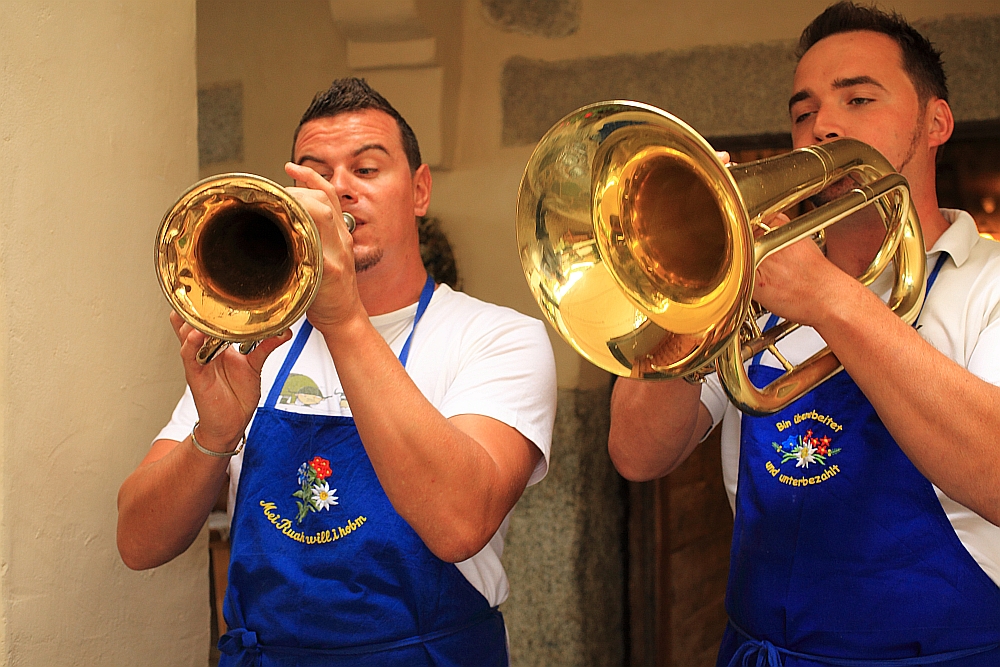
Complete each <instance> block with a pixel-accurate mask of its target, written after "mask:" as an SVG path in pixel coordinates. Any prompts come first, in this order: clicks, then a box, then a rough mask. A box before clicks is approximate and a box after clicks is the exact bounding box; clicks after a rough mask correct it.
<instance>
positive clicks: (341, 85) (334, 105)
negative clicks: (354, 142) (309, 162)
mask: <svg viewBox="0 0 1000 667" xmlns="http://www.w3.org/2000/svg"><path fill="white" fill-rule="evenodd" d="M364 109H375V110H377V111H382V112H384V113H387V114H389V115H390V116H392V117H393V118H394V119H395V120H396V125H398V126H399V134H400V137H401V139H402V142H403V151H404V152H405V153H406V161H407V162H409V163H410V171H416V170H417V169H418V168H419V167H420V164H421V159H420V145H419V144H418V143H417V135H415V134H414V133H413V129H412V128H410V125H409V124H408V123H407V122H406V120H405V119H404V118H403V117H402V116H400V115H399V112H398V111H396V109H394V108H393V106H392V105H391V104H389V101H388V100H386V99H385V98H384V97H382V96H381V95H379V94H378V93H377V92H376V91H375V90H374V89H373V88H372V87H371V86H369V85H368V83H367V82H366V81H365V80H364V79H358V78H356V77H353V76H349V77H344V78H343V79H336V80H335V81H334V82H333V83H331V84H330V87H329V88H327V89H326V90H324V91H323V92H320V93H316V96H315V97H314V98H313V101H312V103H311V104H310V105H309V108H308V109H306V112H305V113H304V114H302V120H300V121H299V125H298V127H296V128H295V134H294V135H293V136H292V146H295V142H296V141H298V138H299V131H300V130H301V129H302V126H303V125H305V124H306V123H308V122H309V121H311V120H316V119H317V118H330V117H332V116H337V115H340V114H342V113H349V112H351V111H362V110H364ZM293 158H294V156H293Z"/></svg>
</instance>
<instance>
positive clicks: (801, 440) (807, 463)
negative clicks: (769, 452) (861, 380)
mask: <svg viewBox="0 0 1000 667" xmlns="http://www.w3.org/2000/svg"><path fill="white" fill-rule="evenodd" d="M803 422H811V423H812V425H813V426H814V427H819V428H820V429H822V430H826V429H829V430H830V431H831V432H832V435H833V437H831V436H830V435H827V434H823V435H817V434H816V433H815V432H814V431H813V429H811V428H810V429H807V430H806V432H805V433H797V434H791V433H790V434H787V437H786V438H785V440H784V441H782V442H780V443H779V442H774V441H772V442H771V447H772V448H773V449H774V451H775V453H776V454H778V456H780V457H781V458H780V460H777V461H765V462H764V469H765V470H766V471H767V473H768V474H769V475H771V477H774V478H775V479H776V480H777V481H778V482H781V483H782V484H787V485H788V486H811V485H814V484H822V483H823V482H825V481H827V480H828V479H830V478H831V477H834V476H836V475H839V474H840V472H841V470H840V466H838V465H835V464H833V465H831V463H830V457H831V456H836V455H837V454H839V453H840V451H841V449H842V448H841V447H834V446H833V443H834V438H836V437H837V435H836V434H838V433H840V432H841V431H842V430H843V429H844V427H843V425H842V424H839V423H837V421H836V420H834V419H833V417H831V416H830V415H823V414H819V413H818V412H816V411H815V410H810V411H809V412H802V413H799V414H796V415H793V416H792V418H791V419H785V420H782V421H779V422H777V423H775V425H774V426H775V428H777V429H778V432H779V433H783V432H786V431H787V430H788V429H794V428H795V427H794V426H793V424H796V425H797V424H803ZM804 426H805V424H803V427H804ZM793 461H794V462H795V467H794V468H791V467H789V468H786V470H787V472H785V473H783V472H782V466H783V465H785V464H786V463H791V462H793ZM817 468H819V470H817ZM792 473H799V474H798V475H796V474H792ZM799 475H802V476H799Z"/></svg>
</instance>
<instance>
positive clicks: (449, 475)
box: [323, 318, 537, 561]
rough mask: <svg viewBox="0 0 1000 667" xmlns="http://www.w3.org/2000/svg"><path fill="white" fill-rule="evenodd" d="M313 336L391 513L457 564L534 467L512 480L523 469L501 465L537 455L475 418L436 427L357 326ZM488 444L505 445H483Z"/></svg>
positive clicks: (438, 422)
mask: <svg viewBox="0 0 1000 667" xmlns="http://www.w3.org/2000/svg"><path fill="white" fill-rule="evenodd" d="M323 335H324V337H325V338H326V341H327V345H328V347H329V349H330V350H331V351H332V352H333V358H334V363H335V365H336V367H337V374H338V376H339V378H340V381H341V383H342V385H343V388H344V393H345V395H346V396H347V400H348V402H349V403H350V406H351V413H352V415H353V417H354V420H355V424H356V426H357V428H358V432H359V434H360V436H361V440H362V442H363V443H364V446H365V450H366V452H367V453H368V456H369V459H370V460H371V463H372V466H373V467H374V469H375V472H376V473H377V474H378V477H379V481H380V482H381V484H382V487H383V489H384V490H385V493H386V495H387V496H388V498H389V500H390V501H391V502H392V504H393V507H394V508H395V509H396V511H397V512H399V514H400V515H401V516H402V517H403V518H404V519H405V520H406V521H407V523H409V524H410V526H411V527H412V528H413V529H414V530H415V531H416V532H417V534H419V535H420V537H421V538H422V539H423V540H424V542H425V544H426V545H427V546H428V548H430V549H431V551H432V552H434V553H435V554H436V555H438V556H439V557H440V558H442V559H444V560H448V561H458V560H464V559H465V558H467V557H469V556H471V555H473V554H475V553H476V552H478V551H479V550H480V549H481V548H482V547H483V546H485V544H486V543H487V542H488V541H489V539H490V538H491V537H492V535H493V534H494V533H495V532H496V530H497V529H498V527H499V526H500V523H501V522H502V521H503V519H504V517H505V516H506V515H507V513H508V512H509V510H510V508H511V507H513V504H514V503H515V502H516V501H517V499H518V497H520V494H521V492H522V491H523V489H524V485H525V483H526V482H527V476H528V475H529V474H530V471H531V467H532V466H533V464H534V460H537V458H536V459H533V460H532V462H531V466H528V467H527V470H526V471H524V474H523V475H522V474H520V473H517V474H513V475H512V474H511V471H512V470H517V469H520V468H523V466H520V465H518V464H517V463H516V462H514V461H516V460H514V459H511V458H509V457H510V456H511V455H514V456H516V452H517V451H518V450H519V449H520V450H521V451H524V449H525V448H531V449H533V450H534V451H536V452H537V449H534V446H533V445H531V444H530V443H527V442H526V441H523V437H522V436H520V434H518V433H517V432H516V431H514V430H513V429H512V428H511V427H509V426H507V425H505V424H501V423H500V422H494V421H493V420H490V419H488V418H485V417H481V416H471V415H460V416H458V417H455V418H453V419H451V420H449V419H445V417H444V416H443V415H441V413H440V412H439V411H438V410H437V409H436V408H435V407H434V406H433V405H432V404H431V403H430V402H429V401H428V400H427V399H426V398H425V397H424V395H423V394H422V393H421V392H420V390H419V389H418V388H417V386H416V385H415V384H414V383H413V381H412V380H411V379H410V377H409V375H408V374H407V373H406V370H405V369H404V368H403V366H402V365H401V364H400V363H399V360H398V359H397V358H396V356H395V354H394V353H393V352H392V350H391V349H390V348H389V346H388V345H387V344H386V343H385V341H384V340H383V339H382V337H381V336H380V335H379V334H378V332H377V331H376V330H375V329H374V328H372V327H371V325H370V324H369V322H368V320H367V319H366V318H357V319H356V320H355V321H354V322H352V323H350V324H348V325H347V326H340V327H338V328H337V330H336V331H335V332H333V333H331V332H329V331H328V332H323ZM470 424H471V425H473V427H471V428H470V426H469V425H470ZM459 426H462V428H459ZM511 436H513V437H511ZM518 440H521V441H523V442H518ZM490 441H492V442H493V443H497V442H502V443H504V444H505V445H506V444H509V445H510V446H509V447H506V446H502V447H497V446H493V447H492V448H491V447H488V446H485V443H488V442H490ZM512 462H514V464H513V465H512Z"/></svg>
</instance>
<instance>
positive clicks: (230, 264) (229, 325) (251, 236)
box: [156, 174, 354, 364]
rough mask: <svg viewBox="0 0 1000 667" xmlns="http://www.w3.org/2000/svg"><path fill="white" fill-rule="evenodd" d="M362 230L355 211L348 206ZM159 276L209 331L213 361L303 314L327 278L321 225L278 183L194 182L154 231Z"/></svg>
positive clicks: (207, 351) (176, 303) (244, 177)
mask: <svg viewBox="0 0 1000 667" xmlns="http://www.w3.org/2000/svg"><path fill="white" fill-rule="evenodd" d="M344 222H345V224H347V226H348V229H349V230H350V231H352V232H353V231H354V218H353V216H351V214H349V213H344ZM156 274H157V277H158V278H159V280H160V287H161V288H162V289H163V293H164V295H166V297H167V301H169V302H170V305H171V306H172V307H173V309H174V310H176V311H177V313H178V314H180V316H181V317H182V318H184V320H185V321H186V322H187V323H188V324H190V325H191V326H192V327H194V328H195V329H197V330H198V331H201V332H202V333H204V334H205V335H207V336H208V337H209V339H208V340H207V341H205V344H204V345H203V346H202V348H201V349H200V350H199V351H198V357H197V358H198V362H199V363H202V364H206V363H208V362H209V361H211V359H212V358H214V357H215V355H216V354H218V353H219V352H221V351H222V350H223V349H225V347H226V346H227V345H229V344H230V343H239V344H240V351H241V352H243V353H244V354H247V353H249V352H250V351H251V350H252V349H253V348H254V346H255V345H256V344H257V343H258V342H260V341H261V340H263V339H265V338H267V337H269V336H274V335H277V334H279V333H281V332H282V331H284V330H285V329H287V328H288V327H290V326H291V325H292V324H293V323H294V322H295V321H296V320H298V319H299V318H300V317H302V315H303V314H305V312H306V310H308V308H309V306H310V305H311V304H312V301H313V299H314V298H315V296H316V292H317V290H318V289H319V284H320V281H321V279H322V277H323V249H322V245H321V243H320V236H319V230H318V229H317V227H316V223H315V222H314V221H313V219H312V218H311V217H310V216H309V214H308V213H307V212H306V210H305V209H304V208H303V207H302V205H301V204H299V202H298V201H296V200H295V198H294V197H292V196H291V195H290V194H289V193H288V192H287V191H286V190H285V189H284V188H282V187H281V186H280V185H278V184H277V183H274V182H273V181H270V180H268V179H266V178H263V177H261V176H255V175H253V174H222V175H219V176H213V177H211V178H207V179H205V180H203V181H199V182H198V183H195V184H194V185H193V186H191V188H190V189H189V190H188V191H187V192H185V193H184V194H183V195H182V196H181V198H180V199H178V200H177V203H175V204H174V205H173V207H171V209H170V210H169V211H167V213H166V215H164V217H163V222H161V223H160V229H159V231H158V232H157V234H156Z"/></svg>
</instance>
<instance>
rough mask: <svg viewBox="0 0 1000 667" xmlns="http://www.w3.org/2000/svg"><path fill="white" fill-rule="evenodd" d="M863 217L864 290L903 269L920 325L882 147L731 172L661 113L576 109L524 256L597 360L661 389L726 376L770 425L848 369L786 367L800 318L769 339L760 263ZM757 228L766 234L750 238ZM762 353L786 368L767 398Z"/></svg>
mask: <svg viewBox="0 0 1000 667" xmlns="http://www.w3.org/2000/svg"><path fill="white" fill-rule="evenodd" d="M848 176H850V177H851V178H853V180H854V181H855V182H856V183H857V186H856V187H854V188H853V189H852V190H851V191H850V192H848V193H846V194H845V195H843V196H841V197H839V198H837V199H835V200H833V201H831V202H829V203H826V204H824V205H822V206H820V207H818V208H816V209H815V210H813V211H810V212H809V213H806V214H804V215H801V216H799V217H797V218H795V219H794V220H792V221H791V222H789V223H788V224H785V225H783V226H781V227H778V228H776V229H774V230H769V229H767V228H766V227H765V224H764V222H763V221H764V220H767V219H768V218H770V217H771V216H772V215H774V214H776V213H778V212H780V211H783V210H785V209H787V208H789V207H791V206H793V205H794V204H796V203H798V202H801V201H803V200H804V199H806V198H808V197H811V196H813V195H815V194H817V193H819V192H821V191H822V190H824V189H826V188H827V187H828V186H830V185H831V184H832V183H835V182H837V181H840V180H841V179H843V178H845V177H848ZM866 206H874V207H875V208H876V209H877V211H878V212H879V214H880V216H881V218H882V220H883V222H884V223H885V226H886V235H885V238H884V240H883V242H882V245H881V248H880V249H879V250H878V253H877V254H876V256H875V258H874V260H873V261H872V263H871V265H870V266H869V267H868V269H867V270H866V271H865V272H864V273H863V275H862V276H861V277H860V278H859V280H860V281H861V282H863V283H864V284H866V285H868V284H870V283H871V282H872V281H873V280H874V279H875V278H876V277H877V276H878V275H879V274H880V273H881V272H882V271H884V270H885V269H886V268H887V267H888V266H889V265H890V264H894V267H895V278H896V279H895V282H894V286H893V289H892V293H891V297H890V300H889V306H890V307H891V308H892V309H893V310H894V311H895V312H896V314H897V315H898V316H899V317H901V318H903V319H904V320H906V321H907V322H912V321H913V320H914V319H915V318H916V316H917V313H918V312H919V310H920V305H921V304H922V302H923V295H924V273H925V254H924V244H923V237H922V235H921V231H920V223H919V221H918V219H917V215H916V212H915V211H914V210H913V207H912V206H911V205H910V197H909V187H908V185H907V183H906V179H905V178H904V177H903V176H902V175H900V174H898V173H896V172H895V170H894V169H893V168H892V165H891V164H889V162H888V161H887V160H886V159H885V158H884V157H882V155H880V154H879V153H878V152H877V151H875V149H873V148H871V147H870V146H868V145H866V144H864V143H861V142H859V141H855V140H851V139H836V140H833V141H830V142H826V143H823V144H821V145H817V146H811V147H808V148H803V149H799V150H795V151H792V152H790V153H787V154H785V155H780V156H776V157H773V158H768V159H765V160H759V161H757V162H751V163H746V164H740V165H734V166H729V167H727V166H726V165H724V164H722V162H720V161H719V159H718V157H717V156H716V154H715V151H714V150H713V149H712V147H711V146H710V145H709V144H708V142H706V141H705V139H704V138H702V137H701V136H700V135H699V134H698V133H697V132H695V131H694V130H693V129H691V128H690V127H689V126H687V125H686V124H685V123H684V122H683V121H681V120H679V119H677V118H675V117H673V116H671V115H670V114H668V113H666V112H665V111H662V110H660V109H657V108H655V107H651V106H648V105H645V104H639V103H636V102H622V101H612V102H602V103H599V104H594V105H590V106H586V107H583V108H581V109H578V110H577V111H574V112H573V113H571V114H569V115H568V116H566V117H565V118H563V119H562V120H561V121H559V122H558V123H557V124H556V125H555V126H553V127H552V128H551V129H550V130H549V131H548V133H547V134H546V135H545V136H544V137H543V138H542V140H541V141H540V142H539V144H538V145H537V146H536V148H535V151H534V153H533V154H532V156H531V158H530V160H529V162H528V164H527V166H526V168H525V171H524V176H523V178H522V180H521V186H520V191H519V194H518V202H517V242H518V251H519V253H520V257H521V264H522V267H523V269H524V275H525V278H526V279H527V281H528V285H529V288H530V289H531V292H532V294H533V295H534V297H535V299H536V301H537V302H538V305H539V307H540V308H541V310H542V313H543V314H544V316H545V318H546V319H547V320H548V321H549V323H550V324H551V325H552V326H553V327H554V328H555V329H556V330H557V331H558V332H559V334H560V335H561V336H562V337H563V338H564V339H565V340H566V341H567V342H568V343H569V344H570V345H572V346H573V347H574V348H575V349H576V351H577V352H579V353H580V354H581V355H583V356H584V357H585V358H587V359H588V360H590V361H591V362H592V363H594V364H596V365H597V366H600V367H601V368H603V369H605V370H607V371H609V372H611V373H615V374H617V375H622V376H627V377H633V378H640V379H651V380H653V379H668V378H677V377H686V378H689V379H692V378H693V379H697V378H700V377H701V376H703V375H704V374H706V373H709V372H712V371H713V370H716V371H718V373H719V376H720V379H721V380H722V384H723V386H724V387H725V390H726V393H727V394H728V396H729V398H730V399H731V400H732V401H733V403H735V404H736V405H737V406H739V407H740V409H742V410H743V411H745V412H747V413H750V414H755V415H764V414H771V413H774V412H777V411H778V410H780V409H781V408H782V407H784V406H785V405H787V404H789V403H791V402H792V401H794V400H795V399H796V398H799V397H800V396H802V395H804V394H805V393H806V392H808V391H810V390H811V389H813V388H814V387H815V386H817V385H818V384H820V383H821V382H823V381H824V380H826V379H827V378H829V377H831V376H832V375H834V374H835V373H837V372H839V371H840V370H841V369H842V366H841V365H840V362H839V361H838V360H837V359H836V357H835V356H834V355H833V353H832V352H831V351H830V350H829V348H825V349H824V350H823V351H821V352H819V353H818V354H816V355H814V356H813V357H812V358H810V359H809V360H807V361H806V362H805V363H803V364H801V365H799V366H798V367H792V366H791V365H790V364H788V363H787V362H785V361H784V360H783V357H781V356H780V354H778V352H777V349H776V348H775V343H776V341H777V340H779V339H780V338H781V337H782V336H784V335H787V334H788V333H789V332H791V331H792V330H794V329H795V328H796V327H797V326H798V325H796V324H794V323H789V322H786V323H782V324H781V325H779V326H778V327H775V330H773V331H769V332H767V333H765V334H764V335H763V336H761V332H760V331H759V329H758V326H757V321H756V317H757V315H758V314H759V308H758V307H756V306H755V305H754V306H752V305H751V301H752V288H753V281H754V273H755V271H756V267H757V266H758V265H759V264H760V262H761V261H762V260H763V259H764V258H765V257H767V256H768V255H770V254H771V253H774V252H777V251H778V250H781V249H782V248H785V247H787V246H788V245H790V244H792V243H794V242H796V241H798V240H800V239H803V238H806V237H809V236H811V235H814V234H816V233H818V232H821V231H822V230H823V229H825V228H826V227H828V226H829V225H832V224H834V223H835V222H837V221H839V220H841V219H843V218H844V217H846V216H848V215H850V214H852V213H854V212H856V211H858V210H860V209H861V208H864V207H866ZM755 228H760V229H763V230H764V231H765V232H766V233H764V234H763V235H761V236H759V237H758V238H757V239H756V240H755V238H754V230H755ZM765 348H767V349H770V350H772V351H773V352H775V353H776V356H777V357H778V358H779V359H781V360H782V362H783V363H784V364H785V367H786V371H787V372H786V373H785V374H784V375H782V376H781V377H779V378H778V379H776V380H775V381H774V382H772V383H771V384H769V385H768V386H767V387H764V388H762V389H758V388H757V387H755V386H754V385H753V384H752V383H751V382H750V381H749V379H748V378H747V376H746V372H745V370H744V367H743V362H744V361H745V360H746V359H748V358H750V357H751V356H753V355H754V354H756V353H757V352H759V351H761V350H762V349H765ZM713 367H714V368H713Z"/></svg>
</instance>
